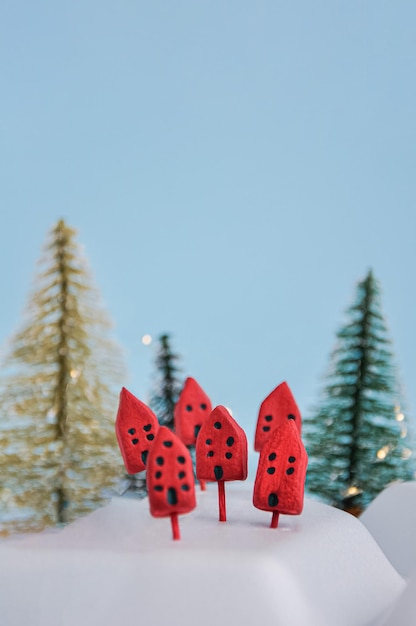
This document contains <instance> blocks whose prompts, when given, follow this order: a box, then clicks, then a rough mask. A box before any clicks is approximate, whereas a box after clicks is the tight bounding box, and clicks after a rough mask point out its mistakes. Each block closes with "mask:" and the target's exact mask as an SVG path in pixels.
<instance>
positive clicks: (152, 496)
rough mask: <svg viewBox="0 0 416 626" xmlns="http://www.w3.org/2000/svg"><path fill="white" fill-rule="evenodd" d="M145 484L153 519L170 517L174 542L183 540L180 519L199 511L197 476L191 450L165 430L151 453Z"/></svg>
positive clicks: (159, 433) (169, 431)
mask: <svg viewBox="0 0 416 626" xmlns="http://www.w3.org/2000/svg"><path fill="white" fill-rule="evenodd" d="M146 483H147V490H148V495H149V505H150V513H151V515H153V517H170V518H171V524H172V534H173V539H180V532H179V523H178V515H182V514H184V513H189V512H190V511H192V510H193V509H194V508H195V507H196V499H195V482H194V472H193V464H192V459H191V455H190V453H189V450H188V448H187V447H186V446H185V445H184V444H183V443H182V441H181V440H180V439H179V438H178V437H177V436H176V435H175V434H174V433H173V432H172V431H171V430H169V428H166V426H161V427H160V428H159V432H158V434H157V436H156V439H155V442H154V445H153V446H152V449H151V450H150V452H149V457H148V461H147V472H146Z"/></svg>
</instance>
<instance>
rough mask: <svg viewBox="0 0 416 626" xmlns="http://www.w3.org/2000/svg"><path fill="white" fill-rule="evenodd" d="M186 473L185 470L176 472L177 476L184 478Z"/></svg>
mask: <svg viewBox="0 0 416 626" xmlns="http://www.w3.org/2000/svg"><path fill="white" fill-rule="evenodd" d="M185 476H186V473H185V472H179V474H178V478H185Z"/></svg>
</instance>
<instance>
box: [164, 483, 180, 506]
mask: <svg viewBox="0 0 416 626" xmlns="http://www.w3.org/2000/svg"><path fill="white" fill-rule="evenodd" d="M166 499H167V501H168V504H172V505H175V504H178V496H177V495H176V489H175V488H174V487H169V489H168V492H167V494H166Z"/></svg>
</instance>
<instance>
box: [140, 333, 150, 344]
mask: <svg viewBox="0 0 416 626" xmlns="http://www.w3.org/2000/svg"><path fill="white" fill-rule="evenodd" d="M151 343H152V336H151V335H147V334H146V335H143V337H142V344H143V345H144V346H150V344H151Z"/></svg>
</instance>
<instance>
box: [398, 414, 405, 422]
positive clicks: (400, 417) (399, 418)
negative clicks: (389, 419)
mask: <svg viewBox="0 0 416 626" xmlns="http://www.w3.org/2000/svg"><path fill="white" fill-rule="evenodd" d="M396 420H397V421H398V422H402V421H403V420H404V413H397V415H396Z"/></svg>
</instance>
